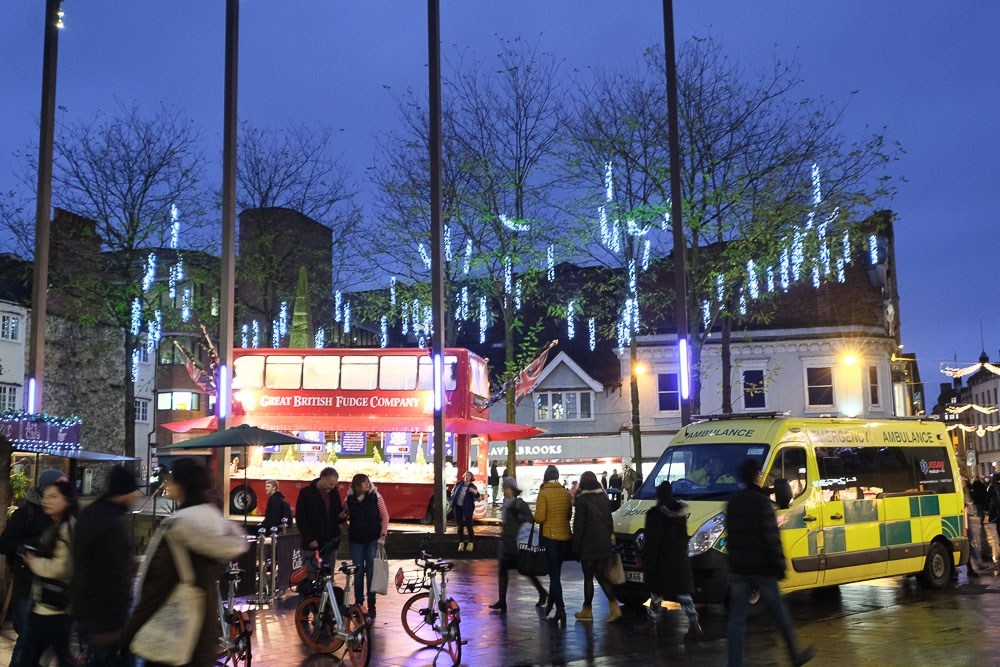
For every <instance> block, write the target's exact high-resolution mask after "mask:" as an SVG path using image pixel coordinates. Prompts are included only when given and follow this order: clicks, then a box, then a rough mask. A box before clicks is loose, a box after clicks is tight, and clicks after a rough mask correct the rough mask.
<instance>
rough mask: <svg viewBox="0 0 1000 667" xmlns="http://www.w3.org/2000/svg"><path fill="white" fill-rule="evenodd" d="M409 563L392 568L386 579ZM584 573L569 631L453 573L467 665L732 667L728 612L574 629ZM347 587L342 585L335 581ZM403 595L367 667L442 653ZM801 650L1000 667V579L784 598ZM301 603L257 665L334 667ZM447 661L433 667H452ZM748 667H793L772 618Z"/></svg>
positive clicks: (469, 566) (519, 590) (262, 628)
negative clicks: (407, 613) (940, 587)
mask: <svg viewBox="0 0 1000 667" xmlns="http://www.w3.org/2000/svg"><path fill="white" fill-rule="evenodd" d="M400 565H402V566H403V567H404V569H410V566H411V565H412V562H410V563H409V564H407V562H404V561H397V562H393V563H392V566H391V574H394V572H395V570H396V568H397V567H399V566H400ZM581 578H582V577H581V574H580V569H579V565H578V564H575V563H567V565H566V568H565V572H564V588H565V591H566V596H567V602H568V604H569V608H568V609H567V611H568V612H569V614H570V619H569V622H568V623H567V624H566V626H565V627H562V626H558V625H554V624H552V623H549V622H546V621H544V620H542V619H541V618H540V617H539V614H538V612H537V611H536V609H535V607H534V606H533V605H534V602H535V599H536V595H535V592H534V590H533V589H532V587H531V585H530V583H529V582H528V581H527V580H526V579H523V578H522V577H518V576H513V577H512V579H511V590H510V592H509V594H508V605H509V607H510V611H509V612H508V613H507V615H505V616H501V615H499V614H497V613H496V612H491V611H490V610H489V609H488V608H487V606H488V605H489V604H491V603H492V602H494V601H495V600H496V580H495V566H494V562H493V561H489V560H468V561H463V562H458V563H456V566H455V570H454V571H453V572H452V574H451V577H450V579H449V588H448V590H449V593H450V594H451V595H452V596H454V597H455V598H456V599H457V600H458V601H459V603H460V604H461V607H462V619H463V622H462V634H463V637H464V638H465V639H466V640H467V641H468V644H466V645H465V646H464V650H463V660H462V664H464V665H472V666H480V665H482V666H489V667H492V666H494V665H550V664H555V665H595V666H610V665H629V666H633V665H661V664H662V665H666V664H670V665H692V666H693V665H697V666H698V667H706V666H711V665H724V664H725V652H726V641H725V610H724V608H722V607H721V606H709V607H703V608H701V609H700V613H701V615H702V625H703V627H704V629H705V635H706V636H705V639H704V640H703V641H701V642H699V643H696V644H692V643H688V644H685V643H684V642H683V639H682V636H683V634H684V632H686V630H687V620H686V619H685V617H684V615H683V614H682V613H681V612H680V611H679V610H670V611H666V613H664V614H663V617H662V619H661V620H660V621H659V623H658V624H657V625H655V626H654V625H653V624H651V623H650V622H649V621H647V620H646V617H645V614H637V615H626V616H625V617H624V618H623V619H622V620H621V621H620V622H619V623H616V624H614V625H606V624H605V623H603V622H602V619H603V617H604V616H605V615H606V614H607V602H606V601H605V600H603V598H602V596H601V594H600V592H599V591H598V594H597V599H596V600H595V606H594V616H595V618H597V619H598V620H596V621H595V622H593V623H582V622H577V621H575V620H574V619H573V617H572V612H573V611H576V610H577V609H578V608H579V605H580V604H581V601H582V586H581ZM338 579H342V577H338ZM408 597H409V596H408V595H399V594H397V593H396V592H395V591H392V592H391V593H390V594H389V595H388V596H384V597H380V598H379V602H378V615H377V618H376V620H375V622H374V653H373V658H372V663H371V664H372V665H379V666H383V665H385V666H407V667H409V666H416V665H430V664H432V663H433V661H434V658H435V655H436V651H435V650H432V649H421V648H420V647H419V646H418V645H417V644H416V643H415V642H413V641H412V640H411V639H410V638H409V637H408V636H407V635H406V634H405V633H404V632H403V631H402V629H401V625H400V610H401V607H402V605H403V603H404V602H405V601H406V599H407V598H408ZM786 600H787V601H788V604H789V607H790V609H791V611H792V614H793V616H794V618H795V621H796V628H797V633H798V636H799V638H800V640H801V642H802V645H809V644H812V645H814V646H815V647H816V650H817V657H816V659H815V660H814V661H813V662H812V663H810V664H813V665H837V666H838V667H842V666H843V665H852V666H856V665H976V666H977V667H984V666H987V665H1000V657H997V656H998V655H1000V653H998V650H1000V649H998V647H997V641H996V635H994V632H996V631H997V630H998V626H1000V623H998V621H1000V577H998V576H996V575H994V574H987V575H984V576H982V577H980V578H979V579H973V580H972V583H970V582H969V580H967V579H966V576H965V574H964V572H963V573H962V574H961V575H960V577H959V580H958V581H957V582H956V583H955V584H954V585H953V586H952V587H950V588H949V589H947V590H944V591H940V592H927V591H924V590H922V589H921V588H920V587H919V586H918V585H917V583H916V581H914V580H913V579H912V578H892V579H879V580H875V581H871V582H867V583H864V584H852V585H848V586H842V587H840V588H839V589H837V588H833V589H826V590H821V591H817V592H807V593H798V594H792V595H790V596H788V597H787V598H786ZM295 605H296V597H295V596H294V594H293V595H289V596H288V597H287V598H285V599H284V600H282V601H281V602H280V603H278V604H277V605H275V606H274V607H273V608H270V609H262V610H257V611H255V612H253V616H254V621H255V636H254V641H253V654H254V655H253V658H254V659H253V663H254V665H260V666H261V667H268V666H272V665H273V666H274V667H291V666H293V665H313V666H317V665H335V664H338V661H337V660H336V659H335V658H334V657H331V656H326V655H314V654H311V653H310V652H309V651H308V650H307V649H306V648H305V647H304V646H303V645H302V644H301V642H300V641H299V639H298V636H297V635H296V632H295V628H294V614H295ZM11 636H12V631H11V630H10V627H9V625H8V626H7V627H6V628H5V629H4V633H3V636H2V637H0V663H2V664H6V663H7V662H8V661H9V657H10V647H11V640H10V637H11ZM449 662H450V661H449V660H448V658H447V655H446V654H442V656H441V657H440V659H439V660H438V663H437V664H438V665H445V664H449ZM746 664H747V665H758V666H763V665H787V664H789V662H788V659H787V656H786V654H785V651H784V647H783V646H782V645H781V643H780V640H779V639H778V638H777V637H776V636H775V633H774V631H773V624H772V623H771V622H770V621H769V619H768V618H767V616H766V614H761V615H759V616H757V617H754V618H752V619H751V621H750V623H749V626H748V633H747V663H746Z"/></svg>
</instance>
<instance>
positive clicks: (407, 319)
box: [402, 308, 410, 336]
mask: <svg viewBox="0 0 1000 667" xmlns="http://www.w3.org/2000/svg"><path fill="white" fill-rule="evenodd" d="M402 330H403V335H404V336H405V335H406V334H408V333H410V313H409V311H407V310H406V309H405V308H404V309H403V325H402Z"/></svg>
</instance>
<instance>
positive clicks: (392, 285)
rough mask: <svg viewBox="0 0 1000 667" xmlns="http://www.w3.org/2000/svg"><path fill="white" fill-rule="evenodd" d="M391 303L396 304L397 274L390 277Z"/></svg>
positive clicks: (391, 304)
mask: <svg viewBox="0 0 1000 667" xmlns="http://www.w3.org/2000/svg"><path fill="white" fill-rule="evenodd" d="M389 305H390V306H393V307H395V306H396V276H393V277H391V278H389Z"/></svg>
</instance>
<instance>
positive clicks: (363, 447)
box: [340, 431, 368, 455]
mask: <svg viewBox="0 0 1000 667" xmlns="http://www.w3.org/2000/svg"><path fill="white" fill-rule="evenodd" d="M367 448H368V434H367V433H366V432H365V431H353V432H352V431H344V432H343V433H341V434H340V453H341V454H348V455H351V454H364V453H365V452H366V451H367Z"/></svg>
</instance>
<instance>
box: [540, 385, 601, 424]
mask: <svg viewBox="0 0 1000 667" xmlns="http://www.w3.org/2000/svg"><path fill="white" fill-rule="evenodd" d="M593 402H594V401H593V393H592V392H589V391H579V392H577V391H550V392H536V393H535V419H536V420H537V421H575V420H581V419H591V418H593V410H592V405H593Z"/></svg>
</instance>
